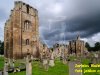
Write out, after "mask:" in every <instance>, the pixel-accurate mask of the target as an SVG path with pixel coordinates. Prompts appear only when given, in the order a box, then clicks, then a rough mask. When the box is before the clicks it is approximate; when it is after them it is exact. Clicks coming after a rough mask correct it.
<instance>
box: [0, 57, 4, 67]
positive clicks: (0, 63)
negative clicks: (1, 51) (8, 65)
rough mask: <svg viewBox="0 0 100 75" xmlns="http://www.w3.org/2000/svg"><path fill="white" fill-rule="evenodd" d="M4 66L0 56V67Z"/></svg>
mask: <svg viewBox="0 0 100 75" xmlns="http://www.w3.org/2000/svg"><path fill="white" fill-rule="evenodd" d="M3 66H4V58H3V57H0V69H3Z"/></svg>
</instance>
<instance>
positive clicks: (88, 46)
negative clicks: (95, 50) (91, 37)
mask: <svg viewBox="0 0 100 75" xmlns="http://www.w3.org/2000/svg"><path fill="white" fill-rule="evenodd" d="M85 47H86V48H87V49H88V51H91V47H90V45H89V43H88V42H86V43H85Z"/></svg>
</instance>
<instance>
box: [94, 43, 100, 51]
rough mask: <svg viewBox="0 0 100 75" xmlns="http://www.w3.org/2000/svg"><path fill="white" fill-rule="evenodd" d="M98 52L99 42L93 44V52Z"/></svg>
mask: <svg viewBox="0 0 100 75" xmlns="http://www.w3.org/2000/svg"><path fill="white" fill-rule="evenodd" d="M98 50H100V42H96V43H95V47H94V51H98Z"/></svg>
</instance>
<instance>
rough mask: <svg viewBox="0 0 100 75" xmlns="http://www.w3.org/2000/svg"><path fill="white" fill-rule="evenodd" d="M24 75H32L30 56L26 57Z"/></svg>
mask: <svg viewBox="0 0 100 75" xmlns="http://www.w3.org/2000/svg"><path fill="white" fill-rule="evenodd" d="M26 75H32V60H31V56H30V55H27V57H26Z"/></svg>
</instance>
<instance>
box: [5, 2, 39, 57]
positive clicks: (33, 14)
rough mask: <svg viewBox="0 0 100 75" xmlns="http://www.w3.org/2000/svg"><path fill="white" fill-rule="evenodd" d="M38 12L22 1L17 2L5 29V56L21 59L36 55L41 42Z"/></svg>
mask: <svg viewBox="0 0 100 75" xmlns="http://www.w3.org/2000/svg"><path fill="white" fill-rule="evenodd" d="M38 28H39V26H38V11H37V10H36V9H35V8H33V7H31V6H30V5H28V4H25V3H23V2H21V1H16V2H15V7H14V9H13V10H12V11H11V15H10V18H9V19H8V20H7V21H6V23H5V27H4V55H5V57H6V58H14V59H19V58H23V57H25V55H26V54H27V52H29V53H30V54H32V55H34V54H35V53H36V48H37V47H38V41H39V30H38Z"/></svg>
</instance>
